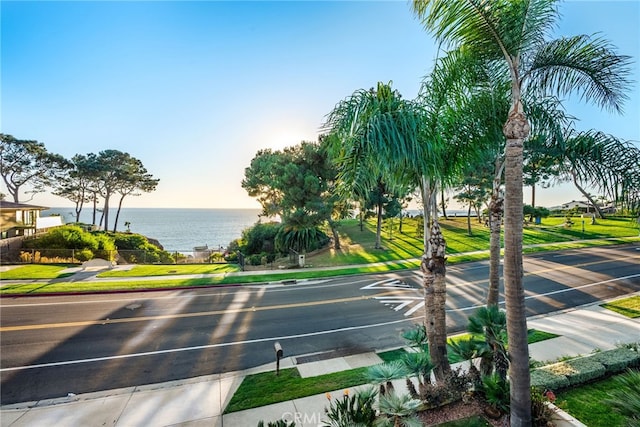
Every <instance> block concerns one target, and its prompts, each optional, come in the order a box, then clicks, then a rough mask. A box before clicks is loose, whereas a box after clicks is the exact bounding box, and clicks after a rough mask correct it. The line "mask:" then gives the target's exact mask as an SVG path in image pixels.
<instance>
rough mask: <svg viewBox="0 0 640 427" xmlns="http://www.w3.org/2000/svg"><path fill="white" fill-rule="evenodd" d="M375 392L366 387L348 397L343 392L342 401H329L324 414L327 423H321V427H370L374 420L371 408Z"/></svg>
mask: <svg viewBox="0 0 640 427" xmlns="http://www.w3.org/2000/svg"><path fill="white" fill-rule="evenodd" d="M377 395H378V392H377V390H376V389H375V388H374V387H367V388H365V389H363V390H360V391H356V392H355V393H353V394H352V395H349V391H348V390H345V392H344V394H343V395H342V399H334V400H331V403H330V404H329V408H325V409H324V412H325V414H326V415H327V418H329V421H324V420H323V421H322V424H321V425H323V426H331V427H349V426H355V425H362V426H370V425H372V424H373V421H374V420H375V418H376V411H375V409H374V408H373V404H374V403H375V400H376V396H377Z"/></svg>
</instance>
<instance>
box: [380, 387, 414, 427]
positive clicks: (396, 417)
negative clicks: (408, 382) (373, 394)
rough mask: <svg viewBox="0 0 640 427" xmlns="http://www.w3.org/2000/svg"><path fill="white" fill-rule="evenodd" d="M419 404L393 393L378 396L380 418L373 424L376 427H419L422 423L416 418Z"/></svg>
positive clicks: (407, 397) (408, 397)
mask: <svg viewBox="0 0 640 427" xmlns="http://www.w3.org/2000/svg"><path fill="white" fill-rule="evenodd" d="M420 405H421V402H420V401H419V400H416V399H413V398H412V397H411V396H409V395H408V394H403V395H401V396H398V395H397V394H395V393H389V394H386V395H380V400H379V402H378V409H379V410H380V413H381V417H380V418H379V419H377V420H376V421H375V422H374V425H375V426H376V427H383V426H384V427H421V426H422V421H420V420H419V419H418V418H417V417H416V415H415V414H416V412H417V411H418V408H420Z"/></svg>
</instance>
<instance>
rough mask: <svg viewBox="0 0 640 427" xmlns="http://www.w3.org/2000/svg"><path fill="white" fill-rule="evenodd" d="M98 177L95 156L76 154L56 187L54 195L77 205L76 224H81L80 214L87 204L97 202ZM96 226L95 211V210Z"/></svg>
mask: <svg viewBox="0 0 640 427" xmlns="http://www.w3.org/2000/svg"><path fill="white" fill-rule="evenodd" d="M97 177H98V172H97V164H96V162H95V156H90V155H89V156H83V155H80V154H76V155H75V156H73V157H72V158H71V162H70V163H69V167H68V168H67V169H66V170H65V173H64V175H63V176H62V177H61V178H60V180H59V181H58V183H57V184H56V185H55V186H54V189H53V194H55V195H56V196H60V197H64V198H65V199H67V200H70V201H72V202H73V203H74V204H75V207H74V211H75V214H76V222H80V214H81V213H82V209H83V208H84V204H85V203H89V202H91V201H92V200H94V201H96V191H94V187H95V182H96V179H97ZM94 224H95V210H94Z"/></svg>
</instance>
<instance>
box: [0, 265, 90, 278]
mask: <svg viewBox="0 0 640 427" xmlns="http://www.w3.org/2000/svg"><path fill="white" fill-rule="evenodd" d="M69 267H77V265H74V264H27V265H21V266H19V267H15V268H12V269H10V270H7V271H3V272H0V279H1V280H37V279H57V278H60V277H67V276H70V275H72V274H73V273H62V271H63V270H65V269H67V268H69Z"/></svg>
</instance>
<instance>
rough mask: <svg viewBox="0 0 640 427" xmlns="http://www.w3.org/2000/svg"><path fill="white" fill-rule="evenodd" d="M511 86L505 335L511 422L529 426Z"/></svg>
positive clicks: (522, 125) (518, 126)
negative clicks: (508, 361)
mask: <svg viewBox="0 0 640 427" xmlns="http://www.w3.org/2000/svg"><path fill="white" fill-rule="evenodd" d="M519 89H520V88H519V87H517V85H516V84H514V86H513V91H514V94H513V97H514V100H515V101H514V104H513V106H512V109H511V111H510V112H509V118H508V119H507V123H506V124H505V125H504V128H503V131H504V135H505V137H506V139H507V145H506V148H505V157H506V163H505V164H506V168H505V193H506V194H505V223H504V288H505V302H506V310H507V335H508V340H509V356H510V360H511V367H510V374H509V377H510V380H511V387H510V388H511V392H510V395H511V425H512V426H513V427H521V426H522V427H524V426H530V425H531V391H530V382H531V378H530V375H529V346H528V343H527V317H526V308H525V300H524V284H523V267H522V230H523V221H524V215H523V203H522V194H523V192H522V186H523V180H522V162H523V154H522V152H523V150H522V148H523V141H524V138H526V136H527V135H528V133H529V130H530V127H529V123H528V122H527V119H526V117H525V115H524V114H523V113H521V112H520V111H521V106H522V104H521V103H520V92H519Z"/></svg>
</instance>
